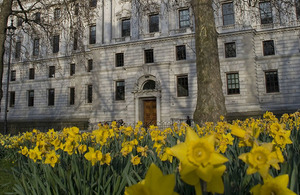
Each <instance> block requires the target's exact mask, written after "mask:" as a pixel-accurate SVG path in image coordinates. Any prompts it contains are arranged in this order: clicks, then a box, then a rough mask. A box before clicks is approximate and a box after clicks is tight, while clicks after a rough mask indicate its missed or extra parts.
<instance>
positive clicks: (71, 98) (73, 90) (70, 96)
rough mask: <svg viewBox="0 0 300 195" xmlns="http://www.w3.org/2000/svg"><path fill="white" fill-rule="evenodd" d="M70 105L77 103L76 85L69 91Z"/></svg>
mask: <svg viewBox="0 0 300 195" xmlns="http://www.w3.org/2000/svg"><path fill="white" fill-rule="evenodd" d="M69 105H70V106H72V105H75V87H70V91H69Z"/></svg>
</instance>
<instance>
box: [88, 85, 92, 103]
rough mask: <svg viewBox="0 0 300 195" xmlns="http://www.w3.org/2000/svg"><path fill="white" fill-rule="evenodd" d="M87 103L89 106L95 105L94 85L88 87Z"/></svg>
mask: <svg viewBox="0 0 300 195" xmlns="http://www.w3.org/2000/svg"><path fill="white" fill-rule="evenodd" d="M87 103H88V104H91V103H93V85H92V84H89V85H87Z"/></svg>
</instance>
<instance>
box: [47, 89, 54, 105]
mask: <svg viewBox="0 0 300 195" xmlns="http://www.w3.org/2000/svg"><path fill="white" fill-rule="evenodd" d="M54 97H55V92H54V89H48V106H54Z"/></svg>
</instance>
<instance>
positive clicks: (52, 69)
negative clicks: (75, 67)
mask: <svg viewBox="0 0 300 195" xmlns="http://www.w3.org/2000/svg"><path fill="white" fill-rule="evenodd" d="M48 76H49V78H55V66H49V75H48Z"/></svg>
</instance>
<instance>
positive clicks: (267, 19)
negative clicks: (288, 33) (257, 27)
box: [259, 1, 273, 24]
mask: <svg viewBox="0 0 300 195" xmlns="http://www.w3.org/2000/svg"><path fill="white" fill-rule="evenodd" d="M259 10H260V21H261V24H271V23H273V16H272V7H271V2H269V1H267V2H260V3H259Z"/></svg>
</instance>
